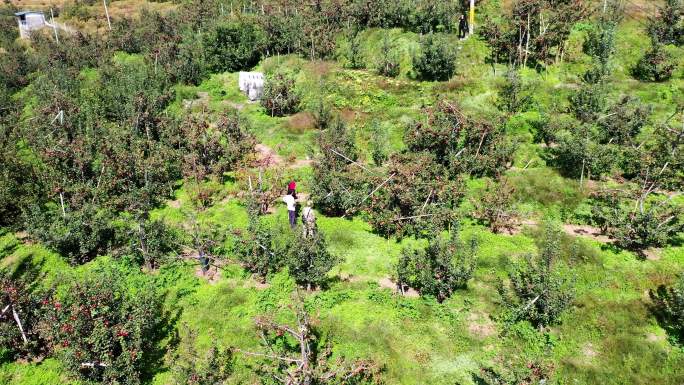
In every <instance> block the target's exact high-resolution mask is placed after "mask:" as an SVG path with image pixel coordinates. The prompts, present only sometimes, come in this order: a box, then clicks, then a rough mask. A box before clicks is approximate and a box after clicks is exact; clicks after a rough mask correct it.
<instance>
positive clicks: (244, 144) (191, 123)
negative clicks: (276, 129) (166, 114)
mask: <svg viewBox="0 0 684 385" xmlns="http://www.w3.org/2000/svg"><path fill="white" fill-rule="evenodd" d="M174 140H175V141H177V142H178V146H179V147H180V148H183V149H184V150H185V151H184V154H183V159H182V165H181V167H182V171H183V174H184V176H186V177H191V178H194V179H195V180H196V181H202V180H204V179H205V178H207V177H213V178H221V177H223V174H224V173H225V172H228V171H232V170H235V169H237V168H238V167H239V166H240V164H241V163H242V162H244V161H245V160H247V159H246V158H247V157H248V155H250V154H251V153H253V151H254V145H255V144H256V141H255V139H254V136H253V135H252V134H251V133H250V127H249V124H248V122H247V120H246V119H244V118H243V117H242V116H240V114H239V113H238V112H237V111H234V110H233V111H229V112H226V113H224V114H223V115H221V117H220V118H219V120H218V122H217V124H216V127H213V128H212V127H210V126H209V124H208V122H207V121H206V119H203V118H202V117H199V118H198V117H196V116H193V115H188V116H187V117H186V118H185V120H184V121H183V122H182V123H181V124H180V127H179V135H178V136H177V137H175V138H174Z"/></svg>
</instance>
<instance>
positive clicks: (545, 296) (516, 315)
mask: <svg viewBox="0 0 684 385" xmlns="http://www.w3.org/2000/svg"><path fill="white" fill-rule="evenodd" d="M545 231H546V234H545V237H544V240H543V241H542V244H541V247H540V251H539V254H538V255H536V256H532V255H530V254H527V255H525V260H524V261H521V262H518V263H516V264H515V265H513V267H512V268H511V270H510V271H509V273H508V277H509V280H510V281H509V283H508V284H504V282H503V281H500V282H499V285H498V287H497V290H498V291H499V295H500V296H501V301H502V304H503V306H504V308H505V309H506V313H505V315H504V317H505V318H506V319H507V320H508V321H510V322H517V321H519V320H528V321H530V322H531V323H532V325H534V326H536V327H540V328H542V327H545V326H549V325H553V324H555V323H557V322H558V321H559V318H560V316H561V315H562V313H563V312H564V311H565V310H566V309H567V308H568V307H569V306H570V305H571V304H572V302H573V300H574V297H575V293H574V288H573V286H574V280H570V279H568V278H566V277H565V276H564V275H563V274H562V273H561V272H560V271H559V269H558V268H557V267H556V265H557V263H558V259H559V258H560V257H561V256H560V231H561V230H560V229H559V228H556V227H555V226H553V225H547V228H546V230H545Z"/></svg>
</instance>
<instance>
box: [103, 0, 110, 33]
mask: <svg viewBox="0 0 684 385" xmlns="http://www.w3.org/2000/svg"><path fill="white" fill-rule="evenodd" d="M102 4H104V8H105V15H106V16H107V25H108V26H109V30H110V31H111V30H112V22H111V20H109V9H107V0H102Z"/></svg>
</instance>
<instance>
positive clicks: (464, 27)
mask: <svg viewBox="0 0 684 385" xmlns="http://www.w3.org/2000/svg"><path fill="white" fill-rule="evenodd" d="M467 32H468V19H467V18H466V17H465V15H463V14H461V17H459V18H458V37H459V38H460V39H465V37H466V33H467Z"/></svg>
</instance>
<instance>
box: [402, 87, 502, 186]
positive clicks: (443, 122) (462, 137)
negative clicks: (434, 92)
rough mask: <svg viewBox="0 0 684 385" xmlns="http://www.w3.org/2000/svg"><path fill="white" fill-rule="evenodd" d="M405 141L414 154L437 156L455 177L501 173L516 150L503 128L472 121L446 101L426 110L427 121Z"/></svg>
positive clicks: (415, 126) (414, 127)
mask: <svg viewBox="0 0 684 385" xmlns="http://www.w3.org/2000/svg"><path fill="white" fill-rule="evenodd" d="M404 142H405V143H406V146H407V147H408V149H409V150H410V151H412V152H420V151H425V152H430V153H432V154H434V155H435V160H436V161H437V162H438V163H440V164H441V165H443V166H445V167H447V168H448V170H449V172H450V174H451V176H452V177H455V176H457V175H459V174H462V173H465V174H469V175H473V176H483V175H487V176H495V175H497V174H500V173H501V172H502V171H504V170H505V169H506V167H508V165H509V163H510V161H511V160H512V158H513V152H514V150H515V143H513V142H512V141H511V140H510V139H509V138H508V137H507V136H506V135H505V132H504V128H503V127H502V126H501V125H496V124H492V123H490V122H488V121H485V120H477V119H472V118H469V117H468V116H466V115H465V114H464V113H463V112H462V110H461V108H460V107H459V106H458V105H457V104H455V103H452V102H449V101H444V100H441V101H439V102H438V103H437V105H436V106H435V107H433V108H428V109H427V114H426V117H425V120H424V121H418V122H416V123H414V124H412V125H411V126H410V127H409V128H408V130H406V133H405V135H404Z"/></svg>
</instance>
